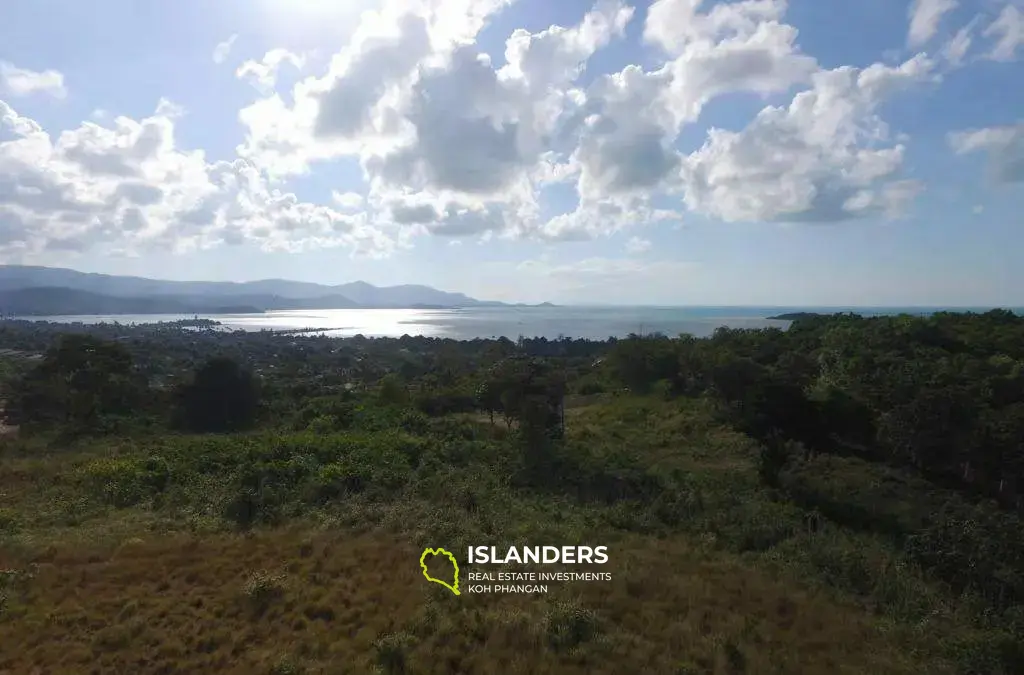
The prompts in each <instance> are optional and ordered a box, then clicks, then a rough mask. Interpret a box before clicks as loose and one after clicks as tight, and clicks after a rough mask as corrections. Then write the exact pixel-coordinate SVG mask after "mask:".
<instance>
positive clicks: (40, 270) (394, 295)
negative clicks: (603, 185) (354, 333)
mask: <svg viewBox="0 0 1024 675" xmlns="http://www.w3.org/2000/svg"><path fill="white" fill-rule="evenodd" d="M506 306H510V305H508V304H506V303H503V302H494V301H484V300H477V299H475V298H471V297H469V296H468V295H466V294H464V293H453V292H448V291H441V290H438V289H436V288H432V287H430V286H425V285H421V284H401V285H397V286H374V285H373V284H369V283H367V282H365V281H353V282H348V283H344V284H335V285H327V284H317V283H312V282H306V281H291V280H288V279H260V280H256V281H172V280H162V279H150V278H146V277H136V276H118V275H110V274H100V273H95V272H79V271H77V270H72V269H67V268H60V267H42V266H30V265H0V312H2V313H4V314H7V315H10V314H21V315H35V316H46V315H50V316H56V315H68V314H182V313H187V314H194V313H204V314H209V313H215V314H224V313H251V312H264V311H272V310H285V309H406V308H437V309H450V308H460V307H506ZM517 306H522V305H517ZM544 306H548V303H545V305H544ZM224 309H231V310H235V311H231V312H227V311H223V310H224ZM239 309H245V310H249V311H247V312H240V311H237V310H239ZM58 310H59V311H58Z"/></svg>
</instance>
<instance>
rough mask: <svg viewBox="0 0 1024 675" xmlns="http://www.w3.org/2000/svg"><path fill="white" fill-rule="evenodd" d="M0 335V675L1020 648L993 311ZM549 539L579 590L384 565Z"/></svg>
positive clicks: (1003, 373)
mask: <svg viewBox="0 0 1024 675" xmlns="http://www.w3.org/2000/svg"><path fill="white" fill-rule="evenodd" d="M68 331H70V332H68ZM0 349H10V350H16V353H17V354H19V355H24V354H31V353H39V354H42V355H43V356H42V358H40V359H35V360H32V359H26V358H14V357H5V358H7V360H6V361H4V362H3V366H4V367H3V369H2V370H0V382H2V386H3V393H4V398H5V400H6V411H7V413H6V414H7V418H8V420H7V421H8V424H9V425H11V427H15V426H16V427H17V430H16V433H13V432H11V431H10V430H9V431H8V432H7V433H5V434H4V435H3V436H2V437H0V645H3V647H2V648H0V673H12V674H13V673H19V674H20V673H30V672H47V673H92V672H95V673H106V672H132V673H178V672H180V673H205V672H209V673H246V674H249V673H279V674H283V673H367V672H381V673H414V674H418V673H424V674H426V673H494V674H497V673H503V674H504V673H523V674H527V673H530V674H532V673H581V674H582V673H609V674H611V673H622V672H645V673H647V672H649V673H673V674H681V673H723V674H724V673H730V674H731V673H800V674H803V673H807V674H814V673H829V674H832V673H869V674H872V675H876V674H886V673H908V674H910V673H914V674H917V673H949V674H977V675H982V674H985V675H989V674H992V675H998V674H1005V675H1009V674H1012V673H1019V672H1024V648H1022V644H1024V536H1022V533H1024V529H1022V527H1021V525H1022V523H1021V513H1022V503H1021V502H1022V499H1021V491H1022V489H1024V446H1022V443H1024V319H1021V318H1020V317H1017V316H1015V315H1013V314H1011V313H1009V312H999V311H995V312H990V313H987V314H982V315H970V314H939V315H935V316H933V317H929V318H920V317H880V318H871V319H864V318H861V317H857V316H852V315H843V316H835V317H815V316H808V317H804V318H802V319H799V320H797V321H796V322H795V323H794V324H793V326H792V327H791V328H790V329H789V330H787V331H779V330H774V329H773V330H757V331H744V330H729V329H721V330H719V331H717V332H716V333H715V335H714V336H713V337H711V338H708V339H695V338H692V337H689V336H682V337H679V338H668V337H663V336H631V337H630V338H628V339H624V340H610V341H607V342H603V343H601V342H588V341H583V340H568V339H565V340H557V341H550V340H544V339H521V340H519V341H516V342H513V341H510V340H504V339H503V340H475V341H468V342H456V341H452V340H438V339H430V338H417V337H408V336H407V337H403V338H400V339H379V340H370V339H365V338H359V337H357V338H352V339H344V340H338V339H329V338H325V337H314V336H287V337H286V336H280V335H271V334H254V333H248V334H245V333H223V332H217V331H213V330H202V329H200V330H185V329H184V328H183V327H181V326H175V325H163V326H149V327H138V328H128V327H124V326H110V325H108V326H93V327H89V326H81V325H80V326H74V327H69V326H57V325H54V324H42V323H40V324H35V323H29V322H5V323H3V324H0ZM0 353H3V352H0ZM12 353H15V352H12ZM549 543H552V544H555V545H563V544H566V545H575V544H586V545H598V544H600V545H605V546H607V547H608V550H609V563H608V564H607V565H604V566H602V569H601V570H600V571H607V572H611V574H612V580H611V581H608V582H587V583H565V584H553V585H551V586H550V591H549V592H548V593H546V594H531V595H504V594H484V595H472V594H466V593H464V594H463V595H461V596H458V597H456V596H454V595H452V594H451V593H450V592H448V591H446V590H444V589H443V588H440V587H439V586H437V585H435V584H428V583H425V582H424V580H423V577H422V575H421V573H420V569H419V566H418V559H419V553H420V552H421V551H422V550H423V548H424V547H426V546H439V545H440V546H445V547H447V548H448V549H449V550H454V551H456V552H464V551H465V547H466V546H469V545H476V544H494V545H496V546H499V547H501V546H507V545H513V544H515V545H519V546H524V545H540V544H549ZM567 569H568V568H567ZM580 569H583V567H580ZM588 569H589V568H588Z"/></svg>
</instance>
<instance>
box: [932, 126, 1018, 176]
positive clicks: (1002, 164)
mask: <svg viewBox="0 0 1024 675" xmlns="http://www.w3.org/2000/svg"><path fill="white" fill-rule="evenodd" d="M949 143H950V145H951V146H952V147H953V150H954V151H955V152H956V153H957V154H961V155H963V154H968V153H972V152H984V153H986V154H987V155H988V159H989V171H990V173H991V175H992V178H993V179H994V180H995V181H997V182H999V183H1020V182H1024V122H1021V123H1018V124H1013V125H1009V126H1003V127H989V128H987V129H972V130H969V131H959V132H955V133H953V134H950V136H949Z"/></svg>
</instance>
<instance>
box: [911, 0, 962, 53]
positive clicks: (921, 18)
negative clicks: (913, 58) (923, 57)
mask: <svg viewBox="0 0 1024 675" xmlns="http://www.w3.org/2000/svg"><path fill="white" fill-rule="evenodd" d="M958 4H959V3H958V2H957V0H913V2H912V3H911V5H910V12H909V15H910V29H909V30H908V32H907V44H908V45H909V46H910V47H912V48H914V49H917V48H920V47H923V46H924V45H925V44H927V43H928V42H929V41H931V39H932V38H933V37H935V34H936V33H937V32H938V30H939V24H940V23H941V22H942V18H943V17H944V16H945V15H946V14H948V13H949V12H952V11H953V10H954V9H956V8H957V5H958Z"/></svg>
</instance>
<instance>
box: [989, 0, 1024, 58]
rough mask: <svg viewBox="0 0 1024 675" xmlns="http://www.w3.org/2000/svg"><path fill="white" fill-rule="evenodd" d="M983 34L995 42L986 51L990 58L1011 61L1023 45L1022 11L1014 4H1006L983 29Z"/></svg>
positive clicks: (1023, 18) (1023, 19) (1023, 12)
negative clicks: (989, 49)
mask: <svg viewBox="0 0 1024 675" xmlns="http://www.w3.org/2000/svg"><path fill="white" fill-rule="evenodd" d="M984 35H985V37H987V38H990V39H992V40H993V41H994V42H995V44H993V45H992V49H991V51H989V53H988V57H989V58H990V59H992V60H994V61H1013V60H1014V59H1015V58H1017V50H1018V49H1020V47H1021V45H1024V11H1021V10H1020V9H1019V8H1017V7H1016V6H1014V5H1009V4H1008V5H1006V6H1005V7H1003V10H1002V12H1000V13H999V16H998V17H996V19H995V21H993V22H992V23H991V24H989V25H988V27H987V28H986V29H985V31H984Z"/></svg>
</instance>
